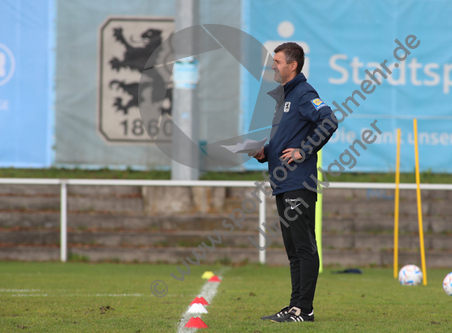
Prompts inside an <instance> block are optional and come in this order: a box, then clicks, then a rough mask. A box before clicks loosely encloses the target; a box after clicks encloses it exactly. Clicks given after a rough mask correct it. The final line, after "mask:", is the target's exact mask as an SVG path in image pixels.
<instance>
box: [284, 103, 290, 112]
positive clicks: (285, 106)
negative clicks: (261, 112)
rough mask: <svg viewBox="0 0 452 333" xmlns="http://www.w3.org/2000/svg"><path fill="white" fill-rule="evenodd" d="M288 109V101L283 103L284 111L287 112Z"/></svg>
mask: <svg viewBox="0 0 452 333" xmlns="http://www.w3.org/2000/svg"><path fill="white" fill-rule="evenodd" d="M289 110H290V102H286V104H284V112H289Z"/></svg>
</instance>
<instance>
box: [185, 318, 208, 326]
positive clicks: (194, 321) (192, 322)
mask: <svg viewBox="0 0 452 333" xmlns="http://www.w3.org/2000/svg"><path fill="white" fill-rule="evenodd" d="M185 327H188V328H209V326H207V325H206V324H205V323H204V322H203V321H202V320H201V318H199V317H195V318H193V317H191V318H190V320H189V321H188V323H186V324H185Z"/></svg>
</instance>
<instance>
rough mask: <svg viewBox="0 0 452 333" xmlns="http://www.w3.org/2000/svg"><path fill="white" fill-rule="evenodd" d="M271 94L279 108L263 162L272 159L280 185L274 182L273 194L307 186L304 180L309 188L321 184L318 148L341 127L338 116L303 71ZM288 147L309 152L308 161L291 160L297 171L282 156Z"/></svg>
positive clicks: (271, 177) (271, 165)
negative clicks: (318, 176)
mask: <svg viewBox="0 0 452 333" xmlns="http://www.w3.org/2000/svg"><path fill="white" fill-rule="evenodd" d="M268 94H269V95H270V96H271V97H273V98H274V99H275V100H276V109H275V115H274V116H273V122H272V131H271V135H270V141H269V143H268V144H267V145H265V147H264V153H265V157H264V158H263V159H262V160H259V162H261V163H264V162H268V171H269V174H270V179H271V180H272V181H273V182H274V184H275V185H276V187H275V186H273V185H272V189H273V195H276V194H280V193H284V192H287V191H293V190H299V189H305V188H307V187H306V186H305V185H303V183H304V182H306V184H307V185H308V188H309V187H311V189H315V188H317V184H316V182H315V180H314V179H312V178H311V175H314V176H315V177H316V178H317V152H318V151H319V150H320V149H321V148H322V147H323V146H324V145H325V144H326V143H327V142H328V140H329V139H330V138H331V136H332V135H333V133H334V131H335V130H336V129H337V126H338V122H337V119H336V118H335V117H332V115H331V109H330V107H329V106H328V105H326V103H325V102H323V101H322V100H321V99H320V98H319V95H318V94H317V91H315V89H314V88H313V87H312V86H311V85H310V84H309V83H308V82H307V81H306V78H305V76H304V75H303V73H300V74H298V75H297V76H296V77H295V78H293V79H292V80H291V81H289V82H287V83H286V84H285V85H284V86H278V87H277V88H276V89H275V90H272V91H270V92H269V93H268ZM309 138H310V140H309ZM303 141H304V145H303ZM316 144H317V145H316ZM287 148H301V149H302V150H303V151H304V154H303V153H302V152H301V153H302V155H305V159H304V161H302V162H301V163H296V162H292V163H290V165H289V166H290V168H292V169H293V168H294V167H295V166H296V168H295V169H294V170H293V171H291V170H290V168H288V167H286V166H285V165H284V164H283V163H282V162H281V160H280V157H281V155H282V152H283V150H285V149H287ZM277 167H282V168H284V169H285V170H286V172H287V177H284V176H285V172H284V170H282V168H278V169H276V170H275V168H277ZM274 172H275V174H274ZM275 176H276V177H275Z"/></svg>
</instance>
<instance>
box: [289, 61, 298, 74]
mask: <svg viewBox="0 0 452 333" xmlns="http://www.w3.org/2000/svg"><path fill="white" fill-rule="evenodd" d="M297 67H298V62H296V61H292V63H291V64H290V70H291V71H294V72H295V71H296V70H297Z"/></svg>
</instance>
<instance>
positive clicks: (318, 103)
mask: <svg viewBox="0 0 452 333" xmlns="http://www.w3.org/2000/svg"><path fill="white" fill-rule="evenodd" d="M311 103H312V105H314V107H315V109H316V110H319V109H320V108H323V107H324V106H327V105H326V103H325V102H324V101H322V100H321V99H320V98H314V99H313V100H312V101H311Z"/></svg>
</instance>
